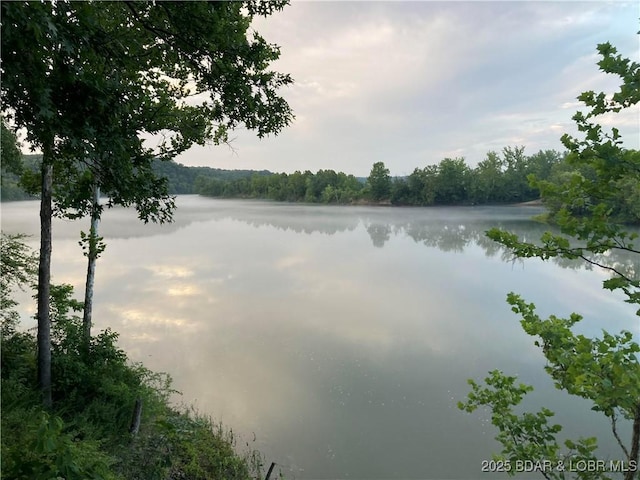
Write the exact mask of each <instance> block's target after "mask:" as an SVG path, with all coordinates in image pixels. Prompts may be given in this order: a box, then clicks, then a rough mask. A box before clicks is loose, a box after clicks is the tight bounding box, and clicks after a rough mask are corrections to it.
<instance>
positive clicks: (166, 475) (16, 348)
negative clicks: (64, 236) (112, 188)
mask: <svg viewBox="0 0 640 480" xmlns="http://www.w3.org/2000/svg"><path fill="white" fill-rule="evenodd" d="M3 242H4V239H3ZM8 260H10V259H7V258H5V257H4V256H3V263H6V262H7V261H8ZM3 267H4V266H3ZM3 269H4V268H3ZM4 287H6V285H3V298H2V300H3V305H2V306H3V309H2V339H1V360H2V380H1V381H2V383H1V389H2V425H1V426H2V437H1V455H2V470H1V478H2V479H25V480H27V479H28V480H40V479H41V480H44V479H47V480H49V479H59V478H64V479H66V480H76V479H77V480H80V479H83V480H84V479H105V480H110V479H132V480H133V479H136V480H137V479H140V480H142V479H144V480H153V479H176V480H177V479H193V480H197V479H232V480H233V479H238V480H240V479H242V480H244V479H250V478H262V477H263V475H262V465H261V464H262V459H261V456H260V454H259V453H258V452H256V451H245V452H243V453H238V452H237V451H236V449H235V440H234V437H233V435H232V434H231V433H230V432H229V431H227V430H226V429H225V428H224V427H223V426H222V425H219V424H216V423H214V422H213V421H212V420H211V419H210V418H208V417H205V416H202V415H199V414H198V413H197V412H194V411H192V410H189V409H178V408H176V407H173V406H172V405H170V403H169V396H170V394H171V393H172V392H173V391H172V389H171V381H170V378H169V377H168V376H167V375H164V374H157V373H154V372H151V371H149V370H148V369H146V368H145V367H144V366H143V365H142V364H136V363H132V362H131V361H130V360H129V359H128V357H127V355H126V353H125V352H124V351H122V350H121V349H119V348H118V346H117V338H118V335H117V334H116V333H115V332H112V331H109V330H106V331H103V332H100V333H99V334H97V335H95V336H94V337H93V338H92V340H91V344H90V345H89V346H88V347H87V346H86V345H84V344H83V342H82V320H81V318H79V317H78V316H77V313H78V312H79V311H80V308H81V307H82V305H81V304H80V303H79V302H77V301H75V300H73V298H72V289H71V287H70V286H66V285H63V286H56V287H54V288H53V292H52V317H53V331H52V359H53V363H52V374H53V391H52V393H53V399H54V404H53V408H52V409H51V410H50V411H45V410H43V408H42V406H41V405H42V402H41V397H40V392H39V389H38V385H37V384H36V339H35V335H34V333H32V332H30V331H27V332H24V331H20V329H19V328H18V318H17V314H16V313H15V311H14V310H13V309H12V308H11V307H15V302H12V300H11V299H10V297H8V296H7V289H6V288H4ZM140 406H141V408H139V407H140ZM137 414H139V415H137Z"/></svg>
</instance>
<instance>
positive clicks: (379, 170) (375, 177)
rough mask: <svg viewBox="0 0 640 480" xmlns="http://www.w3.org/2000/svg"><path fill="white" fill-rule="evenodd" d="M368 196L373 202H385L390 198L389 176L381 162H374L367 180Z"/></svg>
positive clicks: (387, 170)
mask: <svg viewBox="0 0 640 480" xmlns="http://www.w3.org/2000/svg"><path fill="white" fill-rule="evenodd" d="M367 184H368V187H369V195H370V196H371V200H373V201H374V202H380V201H382V200H387V199H389V197H390V196H391V176H390V175H389V169H388V168H387V167H385V166H384V163H383V162H376V163H374V164H373V167H372V168H371V173H370V174H369V178H368V179H367Z"/></svg>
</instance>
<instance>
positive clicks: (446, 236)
mask: <svg viewBox="0 0 640 480" xmlns="http://www.w3.org/2000/svg"><path fill="white" fill-rule="evenodd" d="M493 227H498V228H501V229H503V230H507V231H510V232H513V233H515V234H516V235H518V236H519V237H520V239H521V240H523V241H526V242H531V243H534V244H539V243H540V237H541V236H542V234H543V233H544V232H546V231H548V230H550V229H552V227H551V226H549V225H546V224H542V223H538V222H535V221H532V220H518V221H516V220H514V221H495V220H494V221H488V220H484V221H475V220H473V219H471V218H469V219H467V221H464V222H462V221H460V220H458V221H451V222H446V221H428V220H422V221H406V222H404V223H394V224H393V225H389V224H380V223H374V222H372V223H370V224H369V225H368V226H367V232H369V235H370V236H371V241H372V242H373V245H374V246H376V247H379V248H380V247H383V246H384V243H385V242H386V241H388V240H389V239H390V232H392V231H393V233H394V235H402V234H404V235H407V236H408V237H410V238H411V239H412V240H413V241H414V242H416V243H422V244H423V245H425V246H427V247H432V248H438V249H439V250H442V251H444V252H456V253H463V252H464V250H465V248H467V247H471V246H474V245H477V246H479V247H480V248H482V249H483V250H484V253H485V255H486V256H487V257H495V256H498V255H499V256H500V258H501V260H503V261H505V262H514V261H516V260H517V261H519V262H521V261H522V259H516V258H514V256H513V255H512V253H511V252H510V251H509V250H508V249H506V248H505V247H503V246H502V245H500V244H498V243H496V242H494V241H493V240H491V239H489V238H488V237H487V236H486V235H485V232H486V231H487V230H489V229H490V228H493ZM636 230H637V229H636ZM380 232H387V235H386V236H384V235H381V233H380ZM586 258H588V259H589V260H590V261H592V262H594V263H596V264H599V265H602V266H606V267H610V268H615V269H616V270H617V271H618V272H620V273H622V274H623V275H625V276H626V277H628V278H638V274H639V272H640V259H639V258H638V255H633V254H630V253H628V252H625V251H623V250H610V251H608V252H606V253H602V254H591V255H589V256H586ZM551 260H552V261H553V262H554V263H555V264H557V265H558V266H560V267H562V268H570V269H579V268H584V269H586V270H594V269H596V268H598V267H597V266H594V265H592V264H590V263H588V262H585V261H583V260H581V259H577V260H571V259H567V258H561V257H556V258H552V259H551Z"/></svg>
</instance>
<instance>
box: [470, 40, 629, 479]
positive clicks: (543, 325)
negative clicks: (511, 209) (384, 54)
mask: <svg viewBox="0 0 640 480" xmlns="http://www.w3.org/2000/svg"><path fill="white" fill-rule="evenodd" d="M598 51H599V52H600V54H601V55H602V57H603V58H602V60H601V61H600V62H599V65H600V68H601V69H602V70H603V71H604V72H606V73H611V74H616V75H618V76H619V77H620V79H621V81H622V86H621V88H620V91H619V92H617V93H614V94H613V95H612V96H607V95H606V94H604V93H600V94H597V95H596V94H595V93H594V92H585V93H583V94H582V95H581V96H580V97H579V99H580V100H581V101H583V102H584V103H585V104H586V105H587V106H588V107H590V111H589V112H588V113H587V114H586V115H585V114H583V113H581V112H578V113H577V114H576V115H575V116H574V117H573V118H574V120H575V121H576V123H577V125H578V130H579V131H580V132H581V133H582V134H584V139H582V140H578V139H575V138H573V137H571V136H569V135H564V136H563V137H562V141H563V143H564V145H565V146H566V147H567V149H568V150H569V152H570V153H569V155H568V156H567V157H566V160H565V162H563V163H560V164H556V165H552V166H551V168H550V169H549V170H548V171H549V174H550V176H549V180H541V179H540V178H539V177H536V175H541V173H540V172H539V173H537V174H536V175H532V176H531V177H530V179H531V183H532V185H534V186H537V187H539V188H540V191H541V193H542V197H543V199H544V200H545V203H546V204H547V206H548V207H549V210H550V211H549V215H548V219H549V220H551V221H552V222H553V223H554V224H555V227H556V230H555V231H547V232H545V233H544V234H543V235H542V237H541V238H540V241H539V242H538V243H535V244H534V243H531V242H528V241H523V240H521V239H519V238H518V237H517V236H516V235H514V234H512V233H510V232H507V231H503V230H499V229H492V230H490V231H489V232H487V236H488V237H489V238H491V239H493V240H495V241H496V242H498V243H500V244H502V245H503V246H505V247H506V248H507V249H508V250H510V251H511V252H512V253H513V255H514V256H515V257H518V258H530V257H538V258H541V259H543V260H547V259H564V260H567V261H576V260H581V261H584V262H586V264H587V265H588V266H589V267H599V268H602V269H604V270H606V271H608V272H609V273H610V274H611V276H610V278H608V279H606V280H604V282H603V287H604V288H605V289H608V290H612V291H614V290H620V291H622V292H623V293H624V294H625V295H626V301H627V302H629V303H631V304H636V305H640V278H638V270H637V269H635V268H634V267H633V263H634V262H631V263H632V264H631V265H630V266H629V265H621V264H619V263H618V262H616V261H615V257H616V254H618V253H620V252H622V253H625V254H627V255H631V256H637V255H639V254H640V250H638V249H637V247H635V245H634V241H635V240H636V238H637V235H636V234H634V233H630V232H629V231H628V230H627V229H626V227H625V226H624V225H623V223H624V222H637V221H638V217H637V216H635V213H636V212H637V204H636V203H635V201H633V200H632V201H631V202H628V201H626V200H625V198H624V197H625V196H628V197H630V198H631V199H636V198H637V195H638V191H637V188H638V185H639V184H640V152H637V151H633V150H627V149H625V148H623V146H622V140H621V139H620V135H619V133H618V131H617V129H615V128H613V129H612V131H611V133H605V132H604V131H603V129H602V127H601V126H600V125H598V124H597V123H595V118H596V117H597V116H598V115H601V114H603V113H607V112H619V111H620V110H622V109H623V108H627V107H630V106H631V105H635V104H636V103H638V102H639V101H640V84H639V83H638V77H639V73H640V65H639V64H637V63H636V62H631V61H629V60H627V59H623V58H621V56H620V55H616V53H617V52H616V50H615V48H613V47H612V46H611V45H609V44H602V45H599V46H598ZM516 157H517V155H516ZM620 190H623V191H624V194H621V193H620ZM636 258H637V257H636ZM507 300H508V302H509V304H510V305H511V306H512V310H513V311H514V313H516V314H518V315H519V316H520V317H521V318H522V320H521V324H522V327H523V329H524V331H525V332H526V333H527V334H529V335H531V336H534V337H536V338H537V340H536V341H535V345H536V346H539V347H540V348H541V349H542V352H543V354H544V356H545V357H546V359H547V366H546V367H545V370H546V371H547V373H548V374H549V375H550V376H551V378H553V380H554V383H555V385H556V387H557V388H558V389H561V390H564V391H566V392H567V393H569V394H571V395H576V396H579V397H582V398H584V399H587V400H588V401H590V402H591V404H592V410H594V411H596V412H601V413H602V414H603V415H604V416H605V417H607V418H608V419H609V422H610V424H611V431H612V434H613V436H614V438H615V440H616V442H617V443H618V445H619V446H620V449H621V451H622V452H623V454H624V459H625V462H626V465H627V469H628V470H627V471H626V472H625V473H624V475H625V479H626V480H631V479H632V478H637V471H638V461H639V457H640V361H639V357H638V353H640V346H639V345H638V344H637V343H636V342H635V341H634V340H633V335H632V333H631V332H629V331H622V332H620V333H619V334H617V335H613V334H610V333H608V332H606V331H603V333H602V337H601V338H588V337H586V336H584V335H578V334H575V333H574V332H573V330H572V328H573V327H574V326H575V325H576V323H578V322H579V321H580V320H581V319H582V317H581V316H580V315H578V314H576V313H573V314H571V315H570V317H569V318H566V319H563V318H558V317H556V316H553V315H552V316H550V317H549V318H547V319H544V320H543V319H541V318H540V317H539V316H538V315H537V314H536V312H535V306H534V305H533V304H532V303H526V302H525V301H524V300H523V299H522V298H521V297H520V296H518V295H515V294H513V293H510V294H509V295H508V297H507ZM636 314H637V315H638V316H640V310H638V311H637V312H636ZM636 321H637V320H636ZM514 381H515V379H514V378H513V377H506V376H504V375H503V374H502V373H500V372H492V373H491V376H490V377H488V378H487V379H485V383H486V385H487V386H486V387H485V386H480V385H478V384H476V383H475V382H473V381H470V384H471V387H472V391H471V393H470V394H469V396H468V399H467V402H466V403H460V405H459V407H460V408H461V409H463V410H466V411H473V410H475V409H476V408H478V407H480V406H486V407H489V408H490V409H491V411H492V413H493V415H492V423H493V424H494V425H495V426H496V427H497V428H498V430H499V434H498V437H497V439H498V441H499V442H500V443H501V444H502V447H503V456H504V457H505V458H507V459H509V460H510V462H514V461H522V460H531V459H534V460H541V461H542V460H550V461H551V462H552V463H553V464H554V465H559V464H558V463H557V462H566V460H567V459H569V458H572V457H573V456H575V455H578V458H582V459H584V460H589V459H591V460H592V461H595V460H596V458H595V456H594V455H595V449H596V440H595V439H586V440H584V439H581V440H579V441H578V442H571V441H567V442H565V447H566V448H568V449H570V450H571V452H569V453H565V454H563V455H560V454H559V446H558V443H557V440H556V434H557V433H558V432H559V431H560V427H559V426H556V425H552V426H549V425H548V423H547V419H548V418H549V417H551V415H552V414H551V412H549V411H548V410H546V409H542V410H541V411H540V412H539V413H538V414H534V415H531V414H524V415H521V416H516V415H514V414H513V413H512V411H511V407H512V406H515V405H518V404H519V403H520V401H521V399H522V396H523V395H524V394H525V393H526V392H527V391H529V390H530V389H531V387H525V386H519V387H515V386H514ZM621 419H622V420H624V421H627V422H629V423H631V425H632V427H631V438H630V441H629V442H628V443H626V442H625V441H623V439H622V438H621V437H620V435H619V433H618V421H619V420H621ZM588 470H589V471H579V472H577V474H576V475H577V477H578V478H581V479H582V478H606V477H605V473H604V471H603V470H602V469H593V470H591V469H588ZM543 475H544V476H545V477H546V478H565V477H564V475H565V473H564V472H561V471H559V470H558V469H555V470H550V471H547V472H543Z"/></svg>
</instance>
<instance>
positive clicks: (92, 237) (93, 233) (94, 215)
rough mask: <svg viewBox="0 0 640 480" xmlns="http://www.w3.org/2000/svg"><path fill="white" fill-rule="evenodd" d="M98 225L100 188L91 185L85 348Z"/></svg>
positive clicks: (90, 311) (87, 342)
mask: <svg viewBox="0 0 640 480" xmlns="http://www.w3.org/2000/svg"><path fill="white" fill-rule="evenodd" d="M99 223H100V187H99V186H98V184H97V183H94V184H93V206H92V208H91V228H90V229H89V248H88V251H87V258H88V262H87V280H86V283H85V290H84V313H83V316H82V330H83V335H84V342H85V346H86V347H88V346H89V342H91V315H92V312H93V284H94V280H95V275H96V260H97V259H98V254H99V251H98V225H99Z"/></svg>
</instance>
